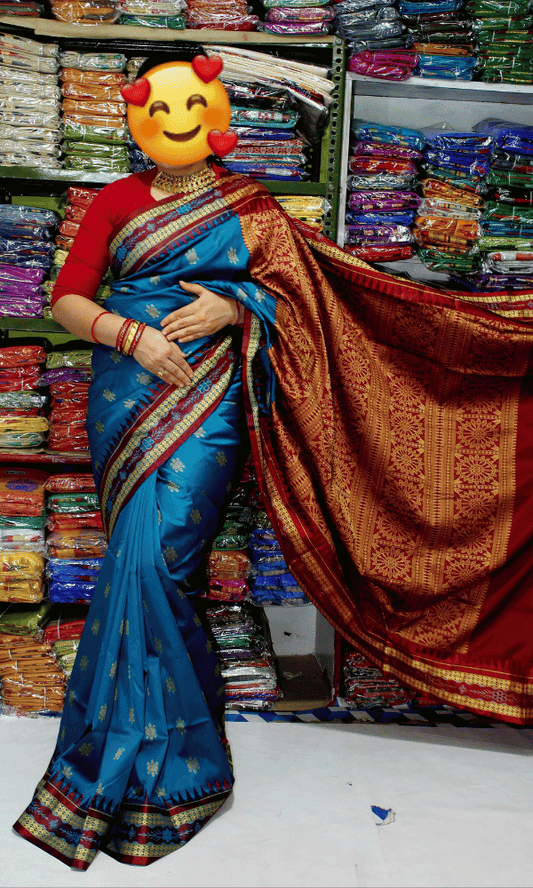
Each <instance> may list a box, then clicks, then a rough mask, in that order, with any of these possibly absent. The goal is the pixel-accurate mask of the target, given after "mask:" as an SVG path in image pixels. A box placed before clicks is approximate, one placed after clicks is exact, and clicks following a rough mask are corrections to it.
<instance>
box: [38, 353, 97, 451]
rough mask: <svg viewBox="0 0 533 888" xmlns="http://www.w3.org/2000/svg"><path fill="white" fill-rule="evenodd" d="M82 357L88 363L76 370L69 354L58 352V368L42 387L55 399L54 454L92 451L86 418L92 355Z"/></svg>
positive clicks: (51, 432) (52, 416)
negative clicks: (46, 388) (44, 386)
mask: <svg viewBox="0 0 533 888" xmlns="http://www.w3.org/2000/svg"><path fill="white" fill-rule="evenodd" d="M79 355H81V356H82V357H80V360H83V361H84V363H83V364H77V365H76V366H73V365H72V359H71V358H69V352H56V353H55V359H54V363H55V366H54V367H53V368H50V369H47V370H46V371H45V372H44V373H43V375H42V376H41V384H42V385H47V386H49V390H50V394H51V396H52V400H51V409H50V413H49V421H50V428H49V432H48V446H49V448H50V450H55V451H61V452H63V453H71V452H75V453H80V452H83V453H85V452H88V450H89V442H88V438H87V431H86V429H85V417H86V413H87V399H88V396H89V384H90V378H91V373H90V359H89V356H90V353H89V352H88V351H87V350H85V351H84V352H80V353H79Z"/></svg>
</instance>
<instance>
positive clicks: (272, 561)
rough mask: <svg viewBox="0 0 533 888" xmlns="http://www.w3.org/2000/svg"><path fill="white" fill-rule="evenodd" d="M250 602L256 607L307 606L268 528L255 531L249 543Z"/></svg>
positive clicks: (305, 597)
mask: <svg viewBox="0 0 533 888" xmlns="http://www.w3.org/2000/svg"><path fill="white" fill-rule="evenodd" d="M249 551H250V557H251V560H252V566H253V574H252V577H251V580H250V588H251V600H252V601H253V603H254V604H256V605H260V606H266V605H295V604H309V599H308V598H307V596H306V595H305V593H304V592H303V591H302V589H301V588H300V586H299V585H298V583H297V582H296V580H295V579H294V577H293V576H292V574H291V573H290V572H289V568H288V565H287V562H286V561H285V558H284V557H283V553H282V551H281V547H280V545H279V543H278V540H277V537H276V533H275V531H274V529H273V528H272V526H269V527H261V528H256V529H255V530H254V531H253V533H252V535H251V537H250V542H249Z"/></svg>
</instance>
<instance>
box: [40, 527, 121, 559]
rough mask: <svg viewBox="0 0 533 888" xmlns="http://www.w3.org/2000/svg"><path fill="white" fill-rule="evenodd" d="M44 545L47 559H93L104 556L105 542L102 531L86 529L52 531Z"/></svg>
mask: <svg viewBox="0 0 533 888" xmlns="http://www.w3.org/2000/svg"><path fill="white" fill-rule="evenodd" d="M46 545H47V550H48V557H49V558H69V559H72V558H94V557H102V556H103V555H105V551H106V548H107V541H106V537H105V534H104V532H103V531H99V530H92V529H88V528H87V529H83V530H80V531H78V532H68V531H54V532H53V533H51V534H49V536H48V538H47V541H46Z"/></svg>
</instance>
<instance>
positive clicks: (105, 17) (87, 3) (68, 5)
mask: <svg viewBox="0 0 533 888" xmlns="http://www.w3.org/2000/svg"><path fill="white" fill-rule="evenodd" d="M50 9H51V12H52V16H53V17H54V18H55V19H57V20H58V21H60V22H69V23H71V24H75V25H102V24H108V25H109V24H113V22H115V21H116V20H117V18H118V16H119V12H118V8H117V5H116V3H114V2H113V0H105V2H103V0H102V2H98V0H50Z"/></svg>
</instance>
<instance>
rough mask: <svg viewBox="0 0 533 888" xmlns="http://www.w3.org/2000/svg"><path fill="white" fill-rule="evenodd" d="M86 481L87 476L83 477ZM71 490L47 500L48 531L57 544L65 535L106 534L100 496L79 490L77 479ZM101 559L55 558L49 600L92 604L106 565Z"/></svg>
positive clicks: (49, 571) (49, 567)
mask: <svg viewBox="0 0 533 888" xmlns="http://www.w3.org/2000/svg"><path fill="white" fill-rule="evenodd" d="M81 477H82V479H83V477H84V476H81ZM70 482H71V489H70V490H61V491H57V490H56V491H50V492H48V494H47V498H46V508H47V515H48V517H47V527H48V530H49V531H50V533H51V534H56V545H57V540H60V539H61V534H66V535H67V539H70V536H71V535H76V534H78V533H80V532H83V533H84V532H86V531H87V532H96V533H97V534H101V533H102V530H103V524H102V516H101V513H100V507H99V500H98V494H97V493H96V491H95V490H85V489H83V486H84V482H83V480H82V489H77V485H76V476H75V475H72V476H71V478H70ZM102 560H103V557H102V556H101V555H97V556H94V555H93V556H91V555H87V554H84V555H82V554H81V553H80V554H79V555H77V556H76V557H74V558H62V557H51V558H49V561H48V565H47V571H46V572H47V576H48V596H49V598H50V601H54V602H65V601H89V600H90V599H91V598H92V595H93V592H94V588H95V586H96V582H97V580H98V574H99V571H100V567H101V565H102Z"/></svg>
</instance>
